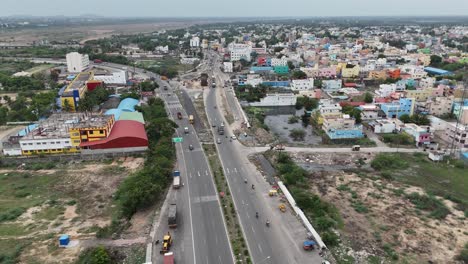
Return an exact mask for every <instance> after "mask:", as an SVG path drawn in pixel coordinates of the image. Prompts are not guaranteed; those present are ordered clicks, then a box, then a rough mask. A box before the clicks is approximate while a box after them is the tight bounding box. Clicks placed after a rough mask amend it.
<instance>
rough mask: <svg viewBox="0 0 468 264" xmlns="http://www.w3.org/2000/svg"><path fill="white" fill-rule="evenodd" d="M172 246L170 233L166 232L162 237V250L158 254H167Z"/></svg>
mask: <svg viewBox="0 0 468 264" xmlns="http://www.w3.org/2000/svg"><path fill="white" fill-rule="evenodd" d="M171 246H172V236H171V233H170V232H167V234H166V235H164V237H163V244H162V249H161V251H159V253H161V254H164V253H167V252H169V250H170V249H171Z"/></svg>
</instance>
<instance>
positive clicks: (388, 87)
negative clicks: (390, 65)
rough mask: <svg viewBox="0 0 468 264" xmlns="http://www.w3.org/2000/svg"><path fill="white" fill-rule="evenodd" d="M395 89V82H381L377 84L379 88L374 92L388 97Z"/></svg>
mask: <svg viewBox="0 0 468 264" xmlns="http://www.w3.org/2000/svg"><path fill="white" fill-rule="evenodd" d="M396 91H397V86H396V84H394V83H392V84H381V85H380V86H379V89H378V90H376V91H375V94H377V95H378V96H380V97H388V96H390V95H391V94H392V93H394V92H396Z"/></svg>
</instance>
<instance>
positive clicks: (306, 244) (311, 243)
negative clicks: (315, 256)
mask: <svg viewBox="0 0 468 264" xmlns="http://www.w3.org/2000/svg"><path fill="white" fill-rule="evenodd" d="M315 245H317V243H316V242H315V241H313V240H306V241H304V244H303V246H302V247H303V248H304V250H313V249H314V248H315Z"/></svg>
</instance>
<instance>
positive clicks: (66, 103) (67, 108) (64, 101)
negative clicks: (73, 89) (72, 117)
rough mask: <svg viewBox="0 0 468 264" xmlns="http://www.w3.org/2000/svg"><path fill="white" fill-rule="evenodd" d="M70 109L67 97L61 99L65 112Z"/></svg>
mask: <svg viewBox="0 0 468 264" xmlns="http://www.w3.org/2000/svg"><path fill="white" fill-rule="evenodd" d="M71 110H72V106H71V105H70V102H69V101H68V99H64V100H63V111H65V112H70V111H71Z"/></svg>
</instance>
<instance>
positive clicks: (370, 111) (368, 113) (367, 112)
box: [358, 104, 380, 120]
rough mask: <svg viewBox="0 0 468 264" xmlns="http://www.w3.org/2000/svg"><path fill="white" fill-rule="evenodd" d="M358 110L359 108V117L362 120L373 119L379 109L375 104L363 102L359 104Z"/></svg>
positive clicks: (377, 116) (376, 116)
mask: <svg viewBox="0 0 468 264" xmlns="http://www.w3.org/2000/svg"><path fill="white" fill-rule="evenodd" d="M358 108H359V110H361V119H362V120H375V119H377V118H379V111H380V109H379V108H378V107H377V105H374V104H364V105H360V106H359V107H358Z"/></svg>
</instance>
